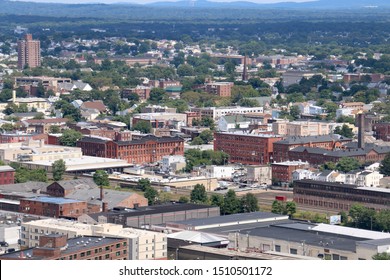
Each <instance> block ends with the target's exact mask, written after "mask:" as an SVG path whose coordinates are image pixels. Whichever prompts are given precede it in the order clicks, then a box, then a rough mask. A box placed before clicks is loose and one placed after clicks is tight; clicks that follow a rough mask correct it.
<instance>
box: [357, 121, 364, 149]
mask: <svg viewBox="0 0 390 280" xmlns="http://www.w3.org/2000/svg"><path fill="white" fill-rule="evenodd" d="M357 117H358V129H359V131H358V148H359V149H364V114H363V113H359V114H358V116H357Z"/></svg>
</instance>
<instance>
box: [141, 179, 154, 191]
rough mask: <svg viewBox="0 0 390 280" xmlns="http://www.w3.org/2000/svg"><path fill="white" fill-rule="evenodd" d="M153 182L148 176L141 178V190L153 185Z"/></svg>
mask: <svg viewBox="0 0 390 280" xmlns="http://www.w3.org/2000/svg"><path fill="white" fill-rule="evenodd" d="M151 186H152V184H151V183H150V180H149V179H147V178H141V179H139V180H138V188H139V189H140V190H141V191H143V192H144V191H145V190H146V188H147V187H151Z"/></svg>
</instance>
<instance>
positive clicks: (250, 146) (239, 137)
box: [214, 132, 282, 165]
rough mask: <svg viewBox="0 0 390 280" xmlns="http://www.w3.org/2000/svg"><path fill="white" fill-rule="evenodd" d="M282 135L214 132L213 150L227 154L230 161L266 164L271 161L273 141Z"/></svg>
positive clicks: (278, 139)
mask: <svg viewBox="0 0 390 280" xmlns="http://www.w3.org/2000/svg"><path fill="white" fill-rule="evenodd" d="M280 140H282V137H280V136H275V135H268V134H245V133H228V132H226V133H225V132H216V133H215V134H214V151H223V152H225V153H227V154H229V161H230V162H239V163H242V164H253V165H259V164H268V163H270V162H272V161H273V160H272V158H273V153H274V148H273V147H274V143H275V142H277V141H280Z"/></svg>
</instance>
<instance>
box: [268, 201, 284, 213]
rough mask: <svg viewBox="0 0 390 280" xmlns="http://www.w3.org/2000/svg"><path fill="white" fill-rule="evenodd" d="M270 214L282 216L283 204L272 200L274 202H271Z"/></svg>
mask: <svg viewBox="0 0 390 280" xmlns="http://www.w3.org/2000/svg"><path fill="white" fill-rule="evenodd" d="M271 212H272V213H275V214H281V215H282V214H283V213H284V207H283V203H282V202H280V201H278V200H274V202H272V208H271Z"/></svg>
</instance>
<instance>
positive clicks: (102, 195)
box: [100, 186, 104, 201]
mask: <svg viewBox="0 0 390 280" xmlns="http://www.w3.org/2000/svg"><path fill="white" fill-rule="evenodd" d="M103 199H104V192H103V186H100V201H103Z"/></svg>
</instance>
